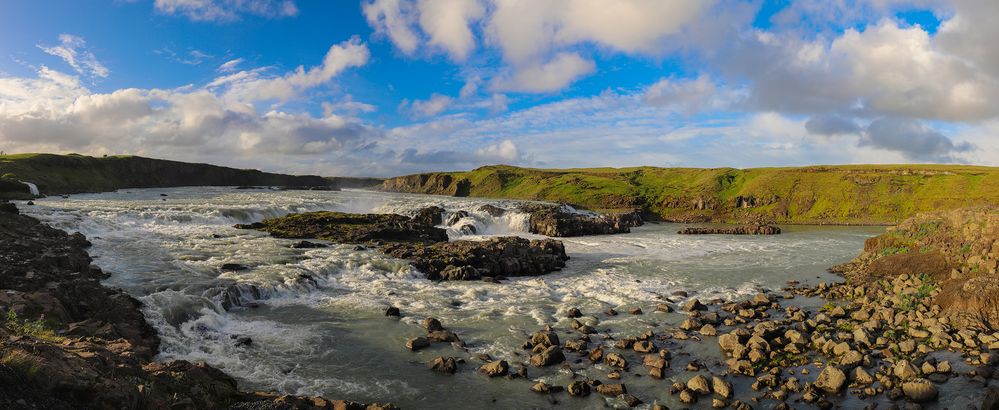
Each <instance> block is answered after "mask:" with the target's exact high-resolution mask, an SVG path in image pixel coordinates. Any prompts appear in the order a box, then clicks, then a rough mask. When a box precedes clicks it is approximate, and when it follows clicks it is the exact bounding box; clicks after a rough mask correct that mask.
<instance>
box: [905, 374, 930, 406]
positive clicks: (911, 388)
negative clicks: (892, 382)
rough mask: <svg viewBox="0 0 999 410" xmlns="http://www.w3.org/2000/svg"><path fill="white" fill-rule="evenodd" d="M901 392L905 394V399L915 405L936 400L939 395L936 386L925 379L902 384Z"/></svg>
mask: <svg viewBox="0 0 999 410" xmlns="http://www.w3.org/2000/svg"><path fill="white" fill-rule="evenodd" d="M902 392H903V393H905V397H907V398H909V400H912V401H914V402H916V403H925V402H928V401H933V400H936V399H937V396H938V395H939V392H938V391H937V386H936V385H934V384H933V383H932V382H930V381H929V380H926V379H913V380H910V381H907V382H905V383H902Z"/></svg>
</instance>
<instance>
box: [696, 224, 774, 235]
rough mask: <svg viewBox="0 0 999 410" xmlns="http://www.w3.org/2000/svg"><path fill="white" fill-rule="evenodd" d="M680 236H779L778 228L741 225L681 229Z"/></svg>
mask: <svg viewBox="0 0 999 410" xmlns="http://www.w3.org/2000/svg"><path fill="white" fill-rule="evenodd" d="M676 233H678V234H680V235H779V234H780V228H779V227H776V226H773V225H743V226H734V227H726V228H702V227H690V228H683V229H681V230H679V231H677V232H676Z"/></svg>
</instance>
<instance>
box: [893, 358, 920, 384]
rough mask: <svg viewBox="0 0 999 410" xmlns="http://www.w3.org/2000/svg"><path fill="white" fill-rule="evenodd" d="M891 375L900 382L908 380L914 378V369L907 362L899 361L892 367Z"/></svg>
mask: <svg viewBox="0 0 999 410" xmlns="http://www.w3.org/2000/svg"><path fill="white" fill-rule="evenodd" d="M891 373H892V374H893V375H895V377H897V378H899V379H901V380H909V379H912V378H914V377H916V376H917V375H918V374H917V373H916V368H915V367H913V366H912V363H910V362H909V361H908V360H899V361H898V363H895V366H892V370H891Z"/></svg>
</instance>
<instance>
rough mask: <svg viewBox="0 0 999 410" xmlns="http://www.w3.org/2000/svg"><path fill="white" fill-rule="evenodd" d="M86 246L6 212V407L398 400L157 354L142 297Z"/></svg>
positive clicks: (2, 404) (2, 298)
mask: <svg viewBox="0 0 999 410" xmlns="http://www.w3.org/2000/svg"><path fill="white" fill-rule="evenodd" d="M88 245H89V243H88V242H87V240H86V238H84V237H83V236H82V235H80V234H78V233H77V234H72V235H69V234H66V233H65V232H62V231H60V230H57V229H54V228H51V227H49V226H47V225H44V224H42V223H40V222H39V221H38V220H36V219H34V218H30V217H27V216H23V215H19V214H17V213H16V212H10V211H9V210H8V211H5V212H0V316H2V318H3V319H2V320H0V408H10V409H20V408H23V409H29V408H45V409H78V408H93V409H161V408H253V409H278V408H299V409H325V408H366V407H367V408H369V409H375V408H391V406H390V405H387V406H379V405H372V406H367V405H363V404H360V403H354V402H345V401H329V400H326V399H323V398H318V397H298V396H286V395H278V394H274V393H259V392H254V393H246V392H241V391H239V389H238V386H237V383H236V381H235V380H234V379H233V378H232V377H229V376H228V375H226V374H225V373H223V372H222V371H220V370H218V369H216V368H214V367H212V366H210V365H207V364H204V363H191V362H187V361H183V360H176V361H170V362H165V363H161V362H154V361H152V359H153V356H154V355H155V354H156V351H157V349H158V346H159V338H158V337H157V335H156V332H155V330H154V329H153V328H152V327H151V326H149V325H148V324H147V323H146V322H145V319H144V317H143V315H142V312H141V311H140V310H139V308H140V303H139V302H138V301H137V300H135V299H134V298H132V297H130V296H129V295H127V294H125V293H124V292H122V291H120V290H115V289H108V288H104V287H102V286H101V285H100V280H101V279H103V278H105V277H107V275H106V274H105V273H104V272H102V271H101V270H100V269H98V268H96V267H94V266H92V265H91V264H90V257H89V255H88V254H87V252H86V251H85V248H86V247H87V246H88ZM338 406H339V407H338Z"/></svg>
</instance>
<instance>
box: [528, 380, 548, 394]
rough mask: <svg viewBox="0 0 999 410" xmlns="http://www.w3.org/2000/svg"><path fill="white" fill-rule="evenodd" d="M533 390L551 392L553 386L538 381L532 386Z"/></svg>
mask: <svg viewBox="0 0 999 410" xmlns="http://www.w3.org/2000/svg"><path fill="white" fill-rule="evenodd" d="M531 391H533V392H535V393H551V392H552V386H551V385H549V384H548V383H545V382H537V383H534V385H533V386H531Z"/></svg>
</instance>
